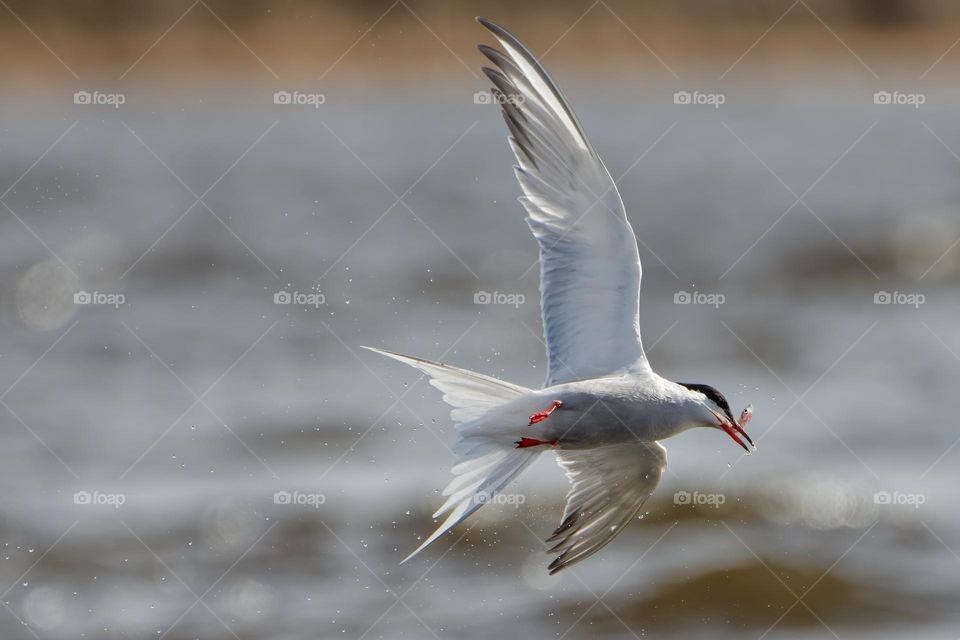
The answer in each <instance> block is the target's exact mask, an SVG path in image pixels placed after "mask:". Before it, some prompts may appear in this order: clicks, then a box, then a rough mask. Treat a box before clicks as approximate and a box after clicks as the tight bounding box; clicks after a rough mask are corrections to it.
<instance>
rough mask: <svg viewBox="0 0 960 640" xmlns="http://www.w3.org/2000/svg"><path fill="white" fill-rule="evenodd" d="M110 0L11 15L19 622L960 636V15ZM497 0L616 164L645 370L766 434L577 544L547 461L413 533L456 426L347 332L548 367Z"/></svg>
mask: <svg viewBox="0 0 960 640" xmlns="http://www.w3.org/2000/svg"><path fill="white" fill-rule="evenodd" d="M77 7H80V9H78V8H77ZM120 7H121V3H104V2H100V3H70V4H69V6H68V5H67V4H66V3H64V4H61V3H52V2H44V3H36V4H29V5H28V4H27V3H11V4H10V5H9V6H7V7H6V10H7V12H6V15H5V16H4V18H3V19H4V20H5V22H4V24H3V33H5V34H6V35H7V37H5V39H4V42H5V43H6V44H4V45H3V48H4V50H5V51H7V52H8V53H9V55H7V56H5V57H4V61H3V63H2V64H3V66H4V69H5V72H6V77H7V79H8V81H7V83H6V84H7V90H6V92H5V100H4V101H3V105H2V106H0V114H2V116H0V117H2V120H0V123H2V126H0V190H2V191H4V192H3V195H2V197H0V203H2V204H3V205H5V206H4V207H3V208H2V209H0V224H2V225H3V233H2V235H0V249H2V250H0V322H2V323H3V327H4V331H3V332H2V333H0V365H2V368H0V372H2V379H0V414H2V415H3V422H2V424H3V429H4V445H5V446H4V455H3V460H2V462H3V464H0V479H2V481H3V484H4V486H5V487H6V490H5V491H3V492H2V497H0V523H2V525H0V532H2V540H0V542H2V544H3V554H2V561H0V578H2V580H0V589H3V590H4V591H3V595H2V597H0V602H2V604H3V605H4V609H3V610H0V635H2V636H3V637H4V638H31V637H37V638H44V639H47V638H50V639H59V638H170V639H180V638H183V639H186V638H217V639H219V638H234V637H236V638H243V639H247V638H251V639H252V638H276V639H280V638H291V639H293V638H331V637H347V638H364V637H365V638H429V637H438V638H448V637H450V638H452V637H458V638H459V637H463V638H488V637H489V638H493V637H498V638H501V637H520V636H523V637H536V638H547V637H553V638H593V637H604V638H630V637H644V636H649V637H657V638H659V637H672V638H678V637H683V638H721V637H738V638H742V637H752V638H761V637H766V638H796V639H800V638H814V637H817V638H820V637H838V638H842V639H843V640H847V639H853V638H875V637H884V638H907V637H909V638H916V637H923V638H928V637H929V638H955V637H957V635H958V634H960V614H958V608H957V601H958V598H960V577H958V576H960V557H958V552H960V517H958V515H957V509H956V502H957V501H956V495H957V494H956V482H957V479H958V475H957V464H958V461H960V447H957V442H958V441H957V439H958V437H960V433H958V429H957V424H958V423H957V418H956V398H957V379H958V373H960V324H958V322H957V318H958V316H960V298H958V295H957V294H958V292H960V247H958V246H957V244H958V243H957V240H958V238H960V186H958V185H960V181H958V176H960V158H958V156H957V152H960V120H958V118H957V117H956V113H957V110H958V107H960V94H958V93H957V90H956V87H955V85H954V83H953V79H954V77H955V75H956V71H957V69H958V65H960V49H957V50H955V49H952V48H951V45H952V44H955V41H956V39H957V38H958V37H960V23H958V22H957V20H956V16H955V15H954V14H955V11H954V9H953V8H951V7H950V6H947V5H941V4H938V3H932V2H931V3H925V4H906V3H897V2H885V3H833V4H828V3H810V4H805V3H802V2H800V3H795V4H793V5H791V4H790V3H786V2H785V3H774V2H770V3H739V2H725V3H720V4H718V3H701V2H687V3H683V4H679V5H672V6H667V5H661V4H651V5H645V6H643V7H640V8H638V7H635V6H633V5H626V4H622V3H621V4H617V3H613V2H610V3H604V2H601V3H594V4H593V5H591V4H590V3H577V2H569V3H550V5H549V6H548V5H546V4H542V3H541V4H535V5H530V6H525V7H522V8H519V7H511V6H510V5H509V4H507V3H502V4H494V5H488V4H485V3H479V2H473V3H470V2H464V3H442V4H441V3H437V4H432V3H409V4H406V3H394V4H393V5H391V4H389V3H382V4H378V3H361V4H359V5H351V6H347V5H345V4H344V3H325V4H312V3H301V2H292V3H279V4H274V3H250V5H249V7H247V10H240V9H237V8H236V7H234V6H233V5H231V4H228V3H212V2H211V3H209V4H205V3H203V2H200V3H194V4H190V3H179V4H178V3H169V4H167V3H163V5H160V4H159V3H158V4H156V5H154V4H151V3H123V7H124V8H122V9H121V8H120ZM388 9H389V11H387V10H388ZM384 12H387V13H386V15H385V16H384ZM585 12H586V13H585ZM475 13H484V14H485V15H488V16H489V17H491V18H493V19H495V20H499V21H501V22H503V23H504V24H506V25H507V26H508V27H509V28H511V29H512V30H514V31H515V32H516V33H517V34H518V35H520V36H521V37H522V38H525V39H527V41H528V44H529V45H530V46H531V48H532V49H533V50H534V51H536V52H538V53H543V52H545V51H546V52H547V55H546V56H545V58H544V59H545V62H546V64H547V65H548V67H549V68H550V69H551V71H552V72H553V74H554V76H555V77H556V78H557V79H558V81H559V82H560V84H561V86H562V87H563V89H564V90H565V92H566V93H567V96H568V98H570V100H571V101H572V103H573V105H574V107H575V109H576V111H577V112H578V114H579V115H580V117H581V120H582V122H583V124H584V126H585V128H586V130H587V132H588V134H589V135H590V136H591V139H592V140H593V142H594V144H595V146H596V147H597V149H598V150H599V152H600V154H601V155H602V156H603V158H604V160H605V162H606V164H607V165H608V167H609V168H610V170H611V172H612V173H613V175H614V176H616V177H617V178H618V181H619V186H620V190H621V193H622V196H623V198H624V200H625V202H626V205H627V210H628V212H629V215H630V219H631V222H632V223H633V225H634V228H635V229H636V232H637V235H638V237H639V238H640V240H641V241H642V243H643V246H641V249H640V253H641V258H642V261H643V265H644V286H643V295H642V296H641V319H642V327H643V331H644V338H645V343H646V345H647V350H648V353H649V356H650V359H651V360H652V362H653V365H654V367H655V368H656V369H657V370H658V371H660V372H661V373H663V374H664V375H666V376H668V377H672V378H673V379H677V380H685V381H693V382H705V383H709V384H712V385H714V386H717V387H718V388H719V389H721V390H722V391H723V392H724V393H725V394H726V395H727V396H728V397H729V398H730V400H731V403H732V404H733V405H734V407H733V408H734V410H735V411H739V410H740V409H741V408H742V407H743V406H745V405H746V404H747V403H748V402H752V403H753V405H754V407H755V410H756V413H755V418H754V421H753V423H752V424H751V425H750V432H751V434H752V435H754V438H755V439H758V440H759V442H758V444H759V451H758V453H757V454H756V455H753V456H750V457H749V458H745V457H744V456H743V455H742V452H741V451H740V450H739V449H738V448H737V447H735V446H734V445H733V444H732V443H731V442H729V441H728V439H726V438H725V437H723V434H720V433H719V432H718V433H704V432H690V433H687V434H684V435H682V436H680V437H677V438H675V439H674V440H672V441H670V442H669V443H667V445H668V450H669V457H670V471H669V472H668V474H667V475H666V476H665V479H664V482H663V483H662V484H661V486H660V487H659V489H658V491H657V493H656V494H655V496H654V499H652V500H651V502H650V503H649V505H648V508H647V509H646V510H645V511H646V513H645V515H644V517H643V518H642V521H641V522H638V523H636V524H634V525H633V526H631V527H630V529H629V530H628V531H627V532H625V533H624V534H623V535H621V536H620V537H619V538H618V539H617V540H616V541H615V542H614V543H612V544H611V545H610V546H609V547H608V548H606V549H605V550H604V551H603V552H602V553H600V554H598V555H597V556H595V557H594V558H592V559H591V560H589V561H588V562H585V563H582V564H580V565H577V566H575V567H574V568H573V569H572V570H570V571H566V572H562V573H561V574H559V575H558V576H555V577H548V576H547V573H546V564H547V563H548V561H549V556H547V555H546V554H545V553H544V552H543V549H544V547H543V544H542V542H541V540H542V539H544V538H545V537H546V536H547V535H548V534H549V532H550V531H551V530H552V529H553V527H554V526H555V525H556V523H557V522H558V519H559V515H560V512H561V509H562V502H563V496H564V494H565V492H566V481H565V479H564V478H563V475H562V473H561V472H560V470H559V469H558V468H557V467H556V465H555V464H554V462H553V461H552V459H550V457H551V456H543V458H542V459H541V460H540V461H539V462H538V463H537V464H536V465H535V466H534V467H533V468H532V469H531V471H530V472H528V473H527V474H526V476H525V477H524V478H522V480H521V481H519V482H518V483H517V484H516V485H514V486H513V487H512V488H510V489H509V490H508V492H507V495H508V496H510V497H511V499H510V500H507V501H505V502H504V503H503V504H496V505H490V506H488V507H485V508H484V509H483V510H481V511H480V512H479V513H478V514H477V516H475V517H474V518H473V519H472V520H471V521H470V522H468V523H467V525H465V526H462V527H460V528H458V529H457V530H455V531H454V532H453V534H451V535H449V536H447V537H446V538H445V539H444V540H442V541H440V542H439V543H437V544H436V545H435V546H434V548H432V549H431V550H430V551H429V552H427V553H424V554H422V555H421V556H418V557H417V558H416V559H415V560H414V561H412V562H410V563H408V564H405V565H403V566H399V565H398V562H399V561H400V560H401V559H402V558H403V557H405V556H406V554H407V553H408V552H409V551H410V550H411V549H413V548H415V547H416V546H417V544H418V540H419V539H421V538H422V536H424V535H427V534H428V533H429V532H430V531H431V530H432V528H433V522H432V521H431V519H430V517H429V516H430V514H431V513H432V511H433V509H434V508H435V507H436V506H437V503H438V500H439V498H440V496H439V493H438V490H439V489H440V488H442V487H443V486H444V485H445V484H446V482H447V478H448V468H449V466H450V465H451V462H452V458H451V454H450V452H449V450H448V448H447V447H448V445H449V444H450V443H451V442H452V439H453V432H452V431H453V430H452V426H451V423H450V420H449V417H448V411H447V409H446V408H445V406H444V405H443V403H442V402H441V400H440V398H439V393H438V392H436V391H435V390H434V389H433V388H431V387H430V386H429V385H428V384H427V383H426V381H424V380H422V379H420V378H419V374H417V373H416V372H415V371H413V370H411V369H407V368H404V367H402V366H400V365H398V364H396V363H392V362H390V361H385V360H382V359H380V358H378V357H377V356H375V355H374V354H370V353H368V352H364V351H362V350H360V349H359V347H360V345H374V346H381V347H385V348H389V349H393V350H397V351H401V352H407V353H412V354H416V355H420V356H423V357H427V358H432V359H442V360H444V361H445V362H449V363H451V364H455V365H457V366H461V367H466V368H469V369H474V370H478V371H481V372H484V373H487V374H491V375H495V376H500V377H503V378H505V379H508V380H511V381H513V382H517V383H520V384H525V385H530V386H538V385H540V384H541V382H542V380H543V378H544V362H545V358H544V354H543V345H542V343H541V342H540V340H541V336H542V334H541V328H540V320H539V308H538V290H537V287H538V274H537V269H536V267H535V261H536V248H535V243H534V241H533V239H532V238H531V236H530V234H529V232H528V230H527V228H526V226H525V224H524V223H523V221H522V214H521V210H520V207H519V205H518V204H517V203H516V202H515V197H516V196H517V195H518V190H519V188H518V186H517V185H516V183H515V180H514V177H513V175H512V172H511V170H510V164H511V163H512V159H511V157H510V155H509V149H508V147H507V144H506V141H505V130H504V126H503V123H502V121H501V119H500V117H499V115H497V113H496V110H495V109H494V108H493V107H492V106H490V105H486V104H476V103H475V99H474V92H476V91H478V90H482V89H484V88H486V86H487V85H486V83H485V82H482V81H480V80H479V79H478V78H476V77H474V74H478V68H479V66H480V64H481V60H480V56H479V55H478V54H476V53H475V52H474V51H473V49H472V47H473V44H474V43H475V42H477V41H486V42H489V41H490V38H488V37H486V35H485V34H484V33H483V32H482V30H481V29H480V28H479V27H476V25H475V24H474V23H473V22H472V15H473V14H475ZM578 18H580V19H579V21H578ZM571 25H573V26H571ZM771 26H772V28H771ZM768 28H769V31H768ZM741 56H742V57H741ZM277 91H281V92H284V91H285V92H288V93H289V94H291V95H294V92H300V93H301V94H303V95H317V94H322V96H323V98H322V104H301V105H295V104H282V102H283V99H282V98H281V99H280V102H281V104H275V103H274V93H275V92H277ZM678 91H686V92H689V93H690V94H691V95H693V93H694V92H698V93H700V94H712V95H722V96H723V104H722V105H720V106H719V108H714V107H713V106H710V105H692V104H676V102H675V99H674V94H675V92H678ZM878 91H881V92H883V91H886V92H889V93H890V94H891V95H897V94H899V95H912V96H923V104H921V105H919V106H916V105H912V104H900V105H897V104H883V99H882V98H881V99H880V100H879V102H880V104H877V102H878V100H875V97H874V94H875V92H878ZM76 92H87V94H88V95H90V96H91V99H90V101H91V102H96V101H97V100H98V99H99V100H102V101H108V102H109V100H110V99H109V98H97V97H95V96H96V94H97V93H98V92H99V94H101V95H121V96H123V98H122V101H123V104H121V105H119V106H115V105H113V104H100V105H97V104H83V102H84V100H85V99H84V98H82V97H81V98H78V99H76V101H78V102H80V104H77V103H75V98H74V94H75V93H76ZM894 92H897V93H896V94H895V93H894ZM81 95H82V94H81ZM896 99H897V98H895V97H894V98H893V99H892V101H896ZM291 101H293V100H291ZM113 102H114V103H115V102H117V99H116V98H114V99H113ZM314 102H315V103H317V102H319V100H314ZM681 102H682V100H681ZM913 102H914V103H915V102H917V99H916V98H914V99H913ZM8 187H9V188H8ZM78 292H86V293H88V294H90V298H89V302H90V304H84V303H85V302H87V300H86V299H84V298H83V297H80V298H75V294H77V293H78ZM479 292H488V293H491V294H493V293H494V292H497V293H499V294H508V295H511V294H512V295H513V297H512V298H511V300H514V301H518V300H519V301H520V303H519V304H515V305H510V304H502V305H501V304H490V305H484V304H475V296H476V295H477V294H478V293H479ZM278 294H279V296H280V297H279V298H278V297H277V296H278ZM284 294H289V295H290V299H291V303H290V304H278V303H277V302H284V301H285V298H284ZM685 296H686V297H685ZM687 300H691V301H693V303H692V304H684V302H685V301H687ZM708 300H709V301H713V302H722V304H715V305H712V304H697V302H698V301H699V302H706V301H708ZM885 302H889V303H887V304H884V303H885ZM287 502H289V503H287Z"/></svg>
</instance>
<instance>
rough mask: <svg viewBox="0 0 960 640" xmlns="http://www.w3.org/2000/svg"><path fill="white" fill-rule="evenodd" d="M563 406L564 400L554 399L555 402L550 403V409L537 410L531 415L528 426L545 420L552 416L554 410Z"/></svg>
mask: <svg viewBox="0 0 960 640" xmlns="http://www.w3.org/2000/svg"><path fill="white" fill-rule="evenodd" d="M562 406H563V403H562V402H560V401H559V400H554V401H553V404H552V405H550V408H549V409H547V410H546V411H537V412H536V413H535V414H533V415H532V416H530V424H528V425H527V426H528V427H529V426H532V425H535V424H537V423H538V422H543V421H544V420H546V419H547V418H549V417H550V414H551V413H553V412H554V411H556V410H557V409H559V408H560V407H562Z"/></svg>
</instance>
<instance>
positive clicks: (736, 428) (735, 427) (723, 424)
mask: <svg viewBox="0 0 960 640" xmlns="http://www.w3.org/2000/svg"><path fill="white" fill-rule="evenodd" d="M710 412H711V413H713V415H715V416H716V417H717V420H718V421H719V422H720V428H722V429H723V430H724V431H726V432H727V435H728V436H730V437H731V438H733V441H734V442H736V443H737V444H738V445H740V446H741V447H743V450H744V451H746V452H747V453H750V452H751V451H750V447H753V448H754V449H755V448H756V445H754V444H753V440H752V439H751V438H750V436H748V435H747V432H746V431H744V430H743V427H741V426H740V425H739V424H737V421H736V420H733V421H731V420H728V419H727V418H726V417H725V416H722V415H720V414H719V413H717V412H716V411H714V410H713V409H710ZM738 434H739V435H738ZM740 436H743V437H744V438H745V439H746V441H747V442H749V443H750V447H748V446H747V445H746V444H745V443H744V442H743V440H741V439H740Z"/></svg>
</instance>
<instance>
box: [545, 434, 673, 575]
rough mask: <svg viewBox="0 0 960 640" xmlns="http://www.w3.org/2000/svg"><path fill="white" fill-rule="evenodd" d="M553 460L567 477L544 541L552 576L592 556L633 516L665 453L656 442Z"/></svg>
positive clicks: (663, 463) (660, 471) (663, 462)
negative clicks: (559, 514) (561, 504)
mask: <svg viewBox="0 0 960 640" xmlns="http://www.w3.org/2000/svg"><path fill="white" fill-rule="evenodd" d="M557 462H558V463H559V464H560V466H561V467H562V468H563V470H564V471H565V472H566V474H567V478H568V479H569V480H570V491H569V493H567V506H566V508H565V509H564V511H563V519H562V520H561V521H560V526H558V527H557V528H556V530H555V531H554V532H553V535H552V536H550V537H549V538H548V539H547V542H554V543H556V544H555V545H554V546H553V547H552V548H551V549H550V553H556V554H558V555H557V557H556V559H554V561H553V562H551V563H550V566H549V567H548V569H549V570H550V573H551V574H554V573H556V572H557V571H560V570H561V569H563V568H564V567H568V566H570V565H571V564H574V563H575V562H579V561H581V560H583V559H585V558H588V557H590V556H592V555H593V554H594V553H596V552H597V551H599V550H600V549H602V548H603V547H605V546H606V545H607V544H608V543H609V542H610V541H611V540H613V539H614V538H615V537H616V536H617V535H618V534H619V533H620V532H621V531H623V529H624V527H625V526H626V525H627V523H629V522H630V521H631V520H633V519H634V518H635V517H637V514H638V513H639V512H640V509H642V508H643V505H644V503H645V502H646V501H647V498H649V497H650V494H651V493H653V490H654V489H655V488H656V487H657V484H658V483H659V482H660V476H661V475H662V474H663V470H664V469H665V468H666V465H667V452H666V449H664V448H663V446H662V445H660V443H658V442H653V443H646V442H635V443H632V444H626V445H625V444H618V445H609V446H606V447H599V448H596V449H588V450H579V449H578V450H561V451H559V452H557Z"/></svg>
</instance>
